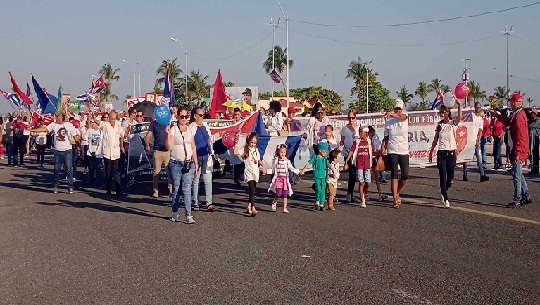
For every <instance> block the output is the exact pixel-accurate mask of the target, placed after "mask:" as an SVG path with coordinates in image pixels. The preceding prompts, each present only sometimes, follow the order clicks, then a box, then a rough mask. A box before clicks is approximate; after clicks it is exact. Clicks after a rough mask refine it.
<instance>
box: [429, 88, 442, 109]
mask: <svg viewBox="0 0 540 305" xmlns="http://www.w3.org/2000/svg"><path fill="white" fill-rule="evenodd" d="M442 102H443V94H442V92H441V90H437V97H436V98H435V100H434V101H433V104H431V110H435V109H437V108H439V107H440V106H441V105H442Z"/></svg>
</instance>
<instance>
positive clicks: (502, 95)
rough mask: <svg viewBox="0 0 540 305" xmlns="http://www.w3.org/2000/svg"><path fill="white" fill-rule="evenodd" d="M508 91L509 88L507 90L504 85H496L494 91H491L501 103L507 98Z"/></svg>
mask: <svg viewBox="0 0 540 305" xmlns="http://www.w3.org/2000/svg"><path fill="white" fill-rule="evenodd" d="M508 92H510V90H507V89H506V87H501V86H499V87H497V88H495V92H493V96H495V97H496V98H498V99H499V101H501V103H502V102H503V101H504V100H505V99H507V98H508Z"/></svg>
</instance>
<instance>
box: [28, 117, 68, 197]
mask: <svg viewBox="0 0 540 305" xmlns="http://www.w3.org/2000/svg"><path fill="white" fill-rule="evenodd" d="M65 119H66V117H65V115H64V114H62V113H57V114H56V122H54V123H51V124H49V125H48V126H42V127H38V128H35V129H31V130H30V131H31V132H47V131H48V132H51V133H54V135H55V141H54V193H55V194H57V193H58V184H59V179H60V169H61V168H62V164H63V165H64V167H65V169H66V174H67V178H68V193H69V194H73V160H72V158H73V155H72V151H71V141H72V140H73V137H75V136H76V135H77V129H75V127H74V126H73V124H71V123H69V122H65V121H64V120H65Z"/></svg>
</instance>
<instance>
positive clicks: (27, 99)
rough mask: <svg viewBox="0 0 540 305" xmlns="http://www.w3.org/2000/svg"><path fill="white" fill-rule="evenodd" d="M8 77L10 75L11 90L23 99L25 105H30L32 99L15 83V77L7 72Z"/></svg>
mask: <svg viewBox="0 0 540 305" xmlns="http://www.w3.org/2000/svg"><path fill="white" fill-rule="evenodd" d="M9 77H11V83H12V84H13V92H15V93H17V95H18V96H19V97H20V98H21V100H23V102H24V103H25V104H26V105H32V104H33V102H32V100H31V99H30V98H29V97H28V96H26V94H24V92H23V91H22V90H21V88H19V85H17V82H16V81H15V78H13V75H12V74H11V72H9Z"/></svg>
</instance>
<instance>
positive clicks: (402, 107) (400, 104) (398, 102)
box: [394, 98, 405, 110]
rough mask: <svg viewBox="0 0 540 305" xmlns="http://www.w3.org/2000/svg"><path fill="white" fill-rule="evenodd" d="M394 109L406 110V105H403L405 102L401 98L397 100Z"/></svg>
mask: <svg viewBox="0 0 540 305" xmlns="http://www.w3.org/2000/svg"><path fill="white" fill-rule="evenodd" d="M394 108H399V109H402V110H403V109H404V108H405V103H403V100H402V99H400V98H397V99H396V100H395V101H394Z"/></svg>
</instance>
